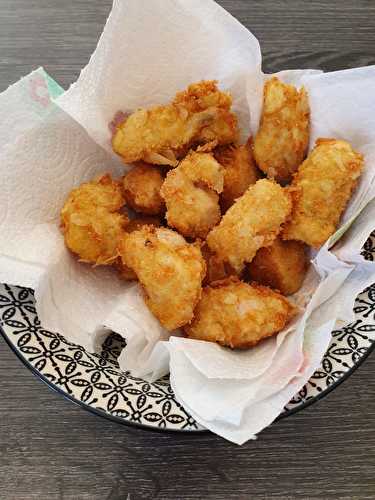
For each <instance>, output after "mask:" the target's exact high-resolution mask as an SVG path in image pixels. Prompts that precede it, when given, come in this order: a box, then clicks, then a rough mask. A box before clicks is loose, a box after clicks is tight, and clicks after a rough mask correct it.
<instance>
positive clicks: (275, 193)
mask: <svg viewBox="0 0 375 500" xmlns="http://www.w3.org/2000/svg"><path fill="white" fill-rule="evenodd" d="M291 209H292V202H291V196H290V194H289V192H288V191H287V190H286V189H285V188H282V187H281V186H279V185H278V184H276V182H274V181H270V180H267V179H260V180H259V181H257V182H256V184H254V185H253V186H250V187H249V188H248V190H247V191H246V192H245V194H243V195H242V196H241V198H239V199H238V200H237V201H236V202H235V203H234V205H232V206H231V208H230V209H229V210H228V211H227V213H226V214H225V215H224V217H223V218H222V219H221V222H220V224H219V225H218V226H216V227H214V228H213V229H212V230H211V232H210V233H209V234H208V236H207V243H208V246H209V247H210V250H211V251H212V252H214V253H216V255H217V256H218V257H219V258H220V259H221V260H223V261H225V262H229V264H230V265H231V266H232V267H233V268H234V269H235V271H236V272H237V273H238V274H239V273H240V272H241V271H242V269H243V267H244V264H245V262H251V261H252V260H253V258H254V256H255V254H256V252H257V251H258V250H259V248H262V247H265V246H268V245H271V244H272V242H273V241H274V239H275V238H276V237H277V235H278V234H279V232H280V230H281V224H283V223H284V222H285V221H286V220H287V219H288V217H289V215H290V212H291Z"/></svg>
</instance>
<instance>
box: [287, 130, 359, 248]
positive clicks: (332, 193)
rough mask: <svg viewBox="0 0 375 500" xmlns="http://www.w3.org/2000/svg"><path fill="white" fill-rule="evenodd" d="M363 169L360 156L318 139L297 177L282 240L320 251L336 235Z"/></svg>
mask: <svg viewBox="0 0 375 500" xmlns="http://www.w3.org/2000/svg"><path fill="white" fill-rule="evenodd" d="M362 169H363V156H362V155H361V154H359V153H357V152H356V151H354V150H353V149H352V147H351V145H350V144H349V143H348V142H346V141H342V140H337V139H318V140H317V141H316V145H315V148H314V149H313V151H312V152H311V153H310V154H309V156H308V158H307V159H306V160H305V161H304V162H303V164H302V165H301V166H300V168H299V170H298V172H297V173H296V175H295V177H294V179H293V183H292V187H291V194H292V198H293V211H292V217H291V220H290V221H289V222H288V224H286V225H285V228H284V230H283V234H282V237H283V239H285V240H299V241H303V242H305V243H307V244H308V245H311V246H312V247H314V248H319V247H320V246H321V245H323V243H324V242H325V241H326V240H327V239H328V238H329V237H330V236H331V235H332V234H333V233H334V232H335V230H336V228H337V226H338V223H339V220H340V217H341V214H342V213H343V211H344V210H345V207H346V205H347V203H348V201H349V199H350V197H351V194H352V192H353V190H354V188H355V187H356V185H357V182H358V179H359V177H360V175H361V172H362Z"/></svg>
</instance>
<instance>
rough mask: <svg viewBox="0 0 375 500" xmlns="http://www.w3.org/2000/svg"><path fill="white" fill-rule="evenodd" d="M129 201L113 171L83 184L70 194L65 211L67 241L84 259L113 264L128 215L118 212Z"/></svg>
mask: <svg viewBox="0 0 375 500" xmlns="http://www.w3.org/2000/svg"><path fill="white" fill-rule="evenodd" d="M124 204H125V200H124V198H123V195H122V191H121V186H120V184H119V183H118V182H116V181H113V180H112V178H111V176H110V175H109V174H106V175H102V176H101V177H98V178H97V179H96V180H93V181H91V182H87V183H85V184H82V185H81V186H79V187H78V188H76V189H73V191H72V192H71V193H70V194H69V196H68V198H67V200H66V202H65V205H64V207H63V209H62V210H61V229H62V231H63V233H64V238H65V244H66V246H67V247H68V248H69V250H71V251H72V252H74V253H75V254H77V255H78V257H79V258H80V260H81V261H83V262H89V263H92V264H96V265H99V264H101V265H109V264H112V263H113V262H114V261H115V260H116V258H117V256H118V251H117V243H118V240H119V238H120V237H121V236H122V234H123V233H124V228H125V226H126V224H127V222H128V217H127V216H126V215H124V214H120V213H117V212H118V211H119V210H120V209H121V208H122V207H123V205H124Z"/></svg>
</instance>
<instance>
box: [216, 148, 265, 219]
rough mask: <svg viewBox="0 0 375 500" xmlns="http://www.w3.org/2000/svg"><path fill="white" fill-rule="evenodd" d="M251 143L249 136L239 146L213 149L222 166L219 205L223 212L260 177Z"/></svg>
mask: <svg viewBox="0 0 375 500" xmlns="http://www.w3.org/2000/svg"><path fill="white" fill-rule="evenodd" d="M251 144H252V141H251V138H250V139H249V140H248V142H247V143H246V144H243V145H241V146H235V145H234V144H230V145H228V146H219V147H218V148H216V149H215V151H214V155H215V158H216V160H217V161H218V162H219V163H220V164H221V165H223V167H224V189H223V192H222V193H221V196H220V205H221V208H222V209H223V211H224V212H225V211H226V210H228V208H229V207H231V206H232V205H233V203H234V202H235V201H236V199H237V198H239V197H240V196H242V195H243V194H244V192H245V191H246V189H247V188H248V187H249V186H251V185H252V184H255V183H256V181H257V180H258V179H259V177H260V172H259V170H258V169H257V166H256V165H255V161H254V157H253V153H252V147H251Z"/></svg>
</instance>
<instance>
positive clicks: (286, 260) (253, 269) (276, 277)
mask: <svg viewBox="0 0 375 500" xmlns="http://www.w3.org/2000/svg"><path fill="white" fill-rule="evenodd" d="M307 268H308V258H307V248H306V246H305V245H304V244H303V243H300V242H298V241H283V240H282V239H281V238H276V240H275V241H274V242H273V243H272V245H270V246H269V247H265V248H261V249H260V250H258V252H257V254H256V256H255V257H254V259H253V260H252V262H251V263H250V264H249V266H248V275H249V278H250V279H251V280H254V281H257V282H258V283H259V284H261V285H266V286H270V287H271V288H274V289H276V290H279V292H281V293H282V294H283V295H292V294H293V293H295V292H297V291H298V290H299V289H300V288H301V286H302V282H303V280H304V278H305V276H306V272H307Z"/></svg>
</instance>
